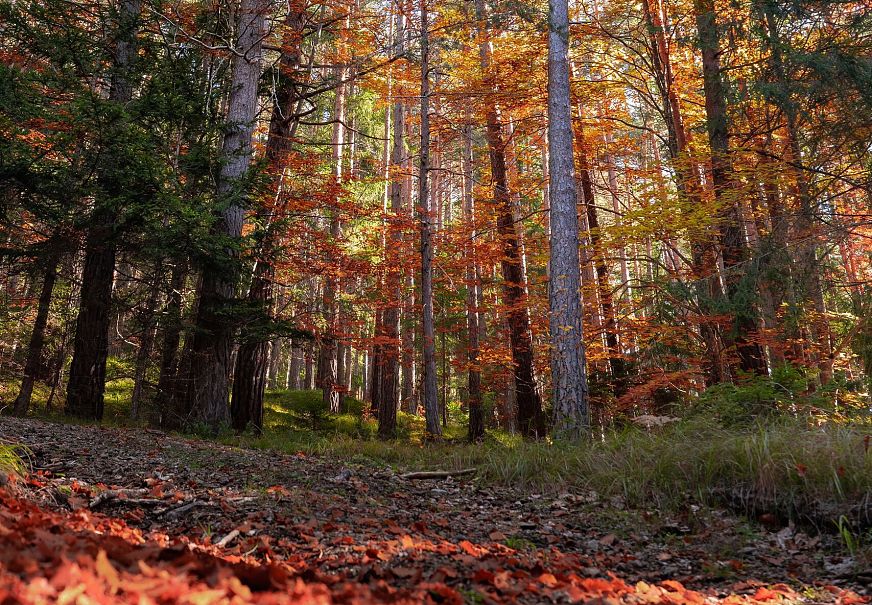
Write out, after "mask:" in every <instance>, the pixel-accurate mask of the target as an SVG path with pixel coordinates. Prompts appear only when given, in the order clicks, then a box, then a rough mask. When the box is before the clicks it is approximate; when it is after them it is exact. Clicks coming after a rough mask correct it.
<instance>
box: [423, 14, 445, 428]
mask: <svg viewBox="0 0 872 605" xmlns="http://www.w3.org/2000/svg"><path fill="white" fill-rule="evenodd" d="M429 27H430V26H429V23H428V15H427V0H421V150H420V154H421V155H420V169H419V170H420V171H419V173H418V218H419V220H420V225H421V324H422V327H423V332H424V334H423V338H424V340H423V343H422V348H423V366H424V368H423V369H424V385H423V397H424V416H425V423H426V430H427V433H428V434H429V435H430V436H433V437H440V436H441V435H442V427H441V426H440V424H439V399H438V391H437V387H436V338H435V330H434V322H433V227H432V224H431V223H432V220H433V209H432V200H431V199H430V187H429V185H428V180H427V179H428V176H429V172H430V50H429V42H430V40H429V38H430V32H429Z"/></svg>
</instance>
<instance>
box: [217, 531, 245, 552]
mask: <svg viewBox="0 0 872 605" xmlns="http://www.w3.org/2000/svg"><path fill="white" fill-rule="evenodd" d="M238 536H239V530H238V529H234V530H233V531H232V532H230V533H229V534H227V535H226V536H224V537H223V538H221V539H220V540H218V542H216V543H215V546H220V547H221V548H224V547H225V546H227V545H228V544H230V543H231V542H233V540H235V539H236V538H237V537H238Z"/></svg>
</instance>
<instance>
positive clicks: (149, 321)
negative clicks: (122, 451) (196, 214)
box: [130, 261, 164, 420]
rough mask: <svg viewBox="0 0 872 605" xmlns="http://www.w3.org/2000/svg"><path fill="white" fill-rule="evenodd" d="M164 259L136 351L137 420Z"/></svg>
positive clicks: (134, 403)
mask: <svg viewBox="0 0 872 605" xmlns="http://www.w3.org/2000/svg"><path fill="white" fill-rule="evenodd" d="M163 266H164V265H163V261H160V262H158V263H156V265H155V269H154V276H153V278H152V279H153V280H154V283H152V285H151V290H150V292H149V294H148V300H147V301H146V303H145V309H143V314H142V322H141V323H142V326H141V329H142V336H141V337H140V339H139V349H137V351H136V364H135V369H134V373H133V393H132V395H131V396H130V417H131V419H133V420H137V419H138V418H139V415H140V407H141V405H142V398H143V392H144V391H145V382H146V380H147V379H148V364H149V361H150V360H151V349H152V346H153V345H154V337H155V330H156V328H157V326H156V325H155V311H156V310H157V305H158V300H159V298H160V289H161V280H162V279H163Z"/></svg>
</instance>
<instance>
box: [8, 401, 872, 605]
mask: <svg viewBox="0 0 872 605" xmlns="http://www.w3.org/2000/svg"><path fill="white" fill-rule="evenodd" d="M0 439H3V440H4V441H6V442H14V443H21V444H24V445H26V446H27V447H28V448H29V449H30V452H31V460H30V461H29V462H30V465H31V470H32V475H31V480H30V481H29V485H28V486H27V489H26V491H27V498H28V500H30V501H32V502H35V503H37V504H38V505H39V507H40V510H45V511H54V512H52V513H51V514H52V515H56V516H53V517H51V518H52V519H54V521H45V522H46V523H58V524H61V525H63V524H64V523H65V521H63V519H64V518H66V517H64V515H67V516H75V515H78V516H77V517H75V518H77V519H85V518H87V519H88V522H92V523H97V522H98V521H99V522H102V523H105V522H106V520H107V519H109V520H111V519H120V520H123V521H124V524H125V526H126V527H129V528H134V529H137V530H140V531H141V536H142V538H141V540H142V543H143V544H154V545H159V546H160V547H161V548H171V547H174V548H178V547H179V544H188V543H190V544H191V546H188V547H187V548H188V550H189V551H191V552H198V553H200V555H202V556H208V557H212V558H213V559H214V560H216V561H219V562H220V563H216V565H218V566H219V568H220V567H221V566H222V565H225V564H226V565H236V564H240V565H250V566H254V567H257V566H259V565H260V566H263V565H269V566H271V568H272V567H275V566H278V567H277V568H282V569H285V573H286V574H287V578H292V579H294V581H295V582H299V581H300V579H302V581H303V583H304V584H306V583H310V584H312V585H318V586H325V587H327V588H326V589H325V592H324V594H325V595H327V596H326V597H325V599H328V600H325V601H324V602H330V600H331V599H332V601H335V602H354V601H353V599H351V597H352V596H354V595H357V597H355V598H360V599H362V600H361V601H359V602H372V601H378V602H398V600H401V599H402V598H408V599H411V601H410V602H421V601H423V600H427V599H430V600H432V601H434V602H452V599H455V601H456V602H470V603H474V602H525V603H539V602H571V601H576V602H577V601H585V602H588V601H589V599H591V598H598V599H601V600H602V599H612V602H614V603H618V602H628V603H643V602H652V603H653V602H694V599H697V598H698V599H702V600H701V601H695V602H703V601H705V600H708V601H713V600H715V599H716V598H718V599H720V598H726V597H727V596H728V595H736V594H738V595H747V596H746V597H743V598H742V599H740V600H739V601H737V602H749V601H751V600H753V598H756V600H757V601H761V602H762V601H767V600H772V599H776V598H778V599H783V598H787V599H788V600H789V601H790V602H796V601H798V600H802V599H804V600H805V601H808V602H833V601H840V602H844V603H850V602H852V599H853V598H854V597H853V596H850V595H848V596H845V595H843V594H841V593H840V592H839V590H837V589H836V587H838V588H839V589H849V590H853V591H856V592H857V593H858V594H860V595H863V594H865V593H864V591H866V590H868V584H869V583H870V582H872V577H866V576H864V575H863V573H860V574H859V575H858V574H857V572H856V564H854V562H853V561H852V560H851V559H850V558H849V557H848V556H847V553H846V552H845V551H844V549H843V548H842V547H841V545H840V544H839V543H838V540H837V538H836V537H835V536H826V535H824V536H815V537H811V536H809V535H806V534H805V533H802V532H800V531H794V529H792V528H779V529H773V530H772V531H767V530H765V529H761V528H754V527H752V526H749V525H748V524H746V523H743V522H741V521H740V520H738V519H736V518H735V517H733V516H731V515H728V514H725V513H721V512H717V511H715V512H702V511H696V510H688V511H686V513H685V514H683V515H681V516H678V517H669V516H666V515H662V514H660V513H658V512H657V511H630V510H626V509H624V508H623V507H622V506H621V504H620V503H619V502H600V501H598V500H597V499H596V497H595V495H593V494H564V495H561V496H559V497H555V496H546V495H537V494H527V493H524V492H523V490H509V489H493V488H491V487H487V486H480V485H478V484H477V483H476V482H475V480H474V479H472V480H464V479H448V480H443V481H411V480H406V479H403V478H401V477H400V476H398V475H397V474H396V473H394V472H393V471H391V470H390V469H376V468H373V467H369V466H361V465H353V464H344V463H342V462H340V461H336V460H329V459H326V458H320V457H313V456H307V455H302V454H299V455H296V456H292V455H283V454H278V453H274V452H267V451H260V450H242V449H238V448H232V447H227V446H222V445H218V444H215V443H211V442H205V441H197V440H189V439H184V438H179V437H176V436H170V435H166V434H164V433H160V432H157V431H146V430H142V429H130V430H126V429H114V428H101V427H93V426H74V427H71V426H64V425H59V424H52V423H47V422H41V421H36V420H19V419H11V418H0ZM107 490H114V491H107ZM6 506H7V509H9V508H10V507H12V506H13V505H12V504H9V500H7V501H6ZM22 506H24V505H22ZM33 514H34V515H36V514H38V513H36V512H34V513H33ZM57 515H60V516H57ZM15 519H16V515H11V514H10V515H8V516H7V525H8V524H10V523H15ZM94 520H98V521H94ZM82 522H84V521H82ZM2 529H3V528H2V526H0V530H2ZM14 529H15V528H10V527H7V530H10V531H12V530H14ZM92 529H93V528H92ZM122 533H123V532H122ZM4 535H7V536H8V535H9V531H7V532H5V534H4V532H3V531H0V539H2V536H4ZM137 535H138V534H137ZM33 539H34V540H37V539H38V538H37V537H35V538H33ZM95 540H96V538H95ZM95 543H97V542H95ZM21 547H22V545H21V544H18V545H17V546H16V548H21ZM139 547H140V546H137V548H139ZM89 548H90V550H88V549H86V552H91V551H93V550H94V548H93V547H89ZM92 554H93V555H94V556H95V557H96V555H97V554H98V553H92ZM55 556H57V555H55ZM154 556H155V557H157V558H156V559H155V561H159V560H160V558H159V556H160V555H154ZM123 558H124V557H120V558H118V559H112V558H111V557H110V560H111V561H113V564H114V565H115V567H118V568H119V569H121V570H122V572H123V573H132V572H130V569H128V568H127V567H124V566H125V565H128V567H129V565H130V564H128V563H124V562H123V561H121V559H123ZM95 561H96V558H95ZM7 565H9V561H7ZM110 567H111V566H110ZM115 567H112V569H115ZM95 569H96V568H95ZM104 569H106V568H105V566H104ZM125 570H126V571H125ZM13 571H14V570H13ZM134 571H135V570H134ZM33 573H34V574H36V573H39V572H33ZM110 575H111V574H110ZM219 575H220V574H219ZM233 575H236V576H239V574H238V573H237V572H233V573H231V574H230V575H228V577H231V576H233ZM243 575H244V574H243ZM18 577H25V576H24V575H22V573H21V572H18ZM30 577H32V576H30ZM222 577H223V576H222ZM240 577H241V576H240ZM283 577H284V576H283ZM287 578H286V580H287V581H290V580H289V579H287ZM615 578H618V579H615ZM221 582H223V580H221V581H220V582H219V581H218V580H215V581H214V582H212V583H209V582H208V581H206V585H207V589H212V590H215V589H214V588H212V587H214V586H219V588H220V586H223V584H221ZM270 582H271V583H270ZM270 582H267V587H265V588H263V590H268V589H269V587H273V588H275V586H278V583H277V581H272V580H271V581H270ZM676 582H678V583H680V584H676ZM255 584H256V583H255ZM773 584H774V585H776V586H775V588H774V591H773V590H769V589H768V588H763V587H764V586H770V587H771V586H772V585H773ZM779 584H781V585H782V586H778V585H779ZM783 584H787V585H789V586H790V587H791V588H793V589H795V590H796V591H797V592H796V593H794V592H792V591H791V590H788V588H787V586H783ZM307 585H308V584H307ZM246 586H249V588H252V586H251V585H249V584H246ZM257 586H259V585H256V586H253V588H257ZM283 586H284V592H285V593H287V594H291V592H292V591H291V592H289V589H287V585H283ZM294 586H296V587H297V589H298V590H303V588H302V586H303V585H302V584H299V585H298V584H294ZM340 587H346V588H343V590H350V592H348V595H350V596H349V599H351V600H347V601H346V600H343V599H344V598H345V597H342V596H341V594H340V592H341V591H339V588H340ZM348 587H350V588H348ZM685 587H686V588H688V589H693V591H695V592H688V591H685ZM827 587H829V588H827ZM119 590H121V592H116V595H118V594H123V590H122V589H119ZM204 590H206V589H204ZM767 590H768V592H767ZM337 591H339V592H337ZM770 593H771V595H770ZM228 594H229V593H228ZM301 594H302V593H301ZM343 594H344V593H343ZM784 594H788V595H791V596H789V597H783V596H780V595H784ZM213 596H216V598H217V593H216V595H213ZM340 597H341V598H340ZM309 598H310V599H311V598H314V597H311V595H310V597H309ZM457 599H459V600H457ZM646 599H647V600H646ZM670 599H671V600H670ZM729 599H738V597H735V596H733V597H729ZM0 600H2V599H0ZM204 602H208V601H204ZM264 602H265V601H264ZM301 602H313V601H311V600H310V601H306V600H305V599H304V600H303V601H301ZM602 602H606V601H602ZM727 602H729V600H727ZM854 602H857V601H854Z"/></svg>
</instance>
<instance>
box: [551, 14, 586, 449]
mask: <svg viewBox="0 0 872 605" xmlns="http://www.w3.org/2000/svg"><path fill="white" fill-rule="evenodd" d="M548 7H549V13H548V15H549V18H548V169H549V173H550V180H549V184H548V200H549V202H550V206H551V211H550V214H551V216H550V225H551V254H550V257H549V275H550V280H549V284H548V302H549V308H550V311H551V316H550V329H551V375H552V383H553V385H554V386H553V389H554V390H553V399H552V401H553V406H554V428H553V431H554V435H555V436H557V437H560V438H578V437H580V436H582V435H583V434H584V433H586V432H587V430H588V425H589V423H590V419H589V414H590V413H589V411H588V389H587V375H586V370H585V358H584V342H583V341H582V336H583V328H582V320H581V282H580V265H579V257H578V211H577V209H576V205H575V199H576V195H575V161H574V159H573V151H572V140H573V134H572V115H571V111H570V106H569V103H570V101H569V59H568V56H567V53H568V49H569V8H568V3H567V2H566V0H550V1H549V3H548ZM588 203H590V202H588Z"/></svg>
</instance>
